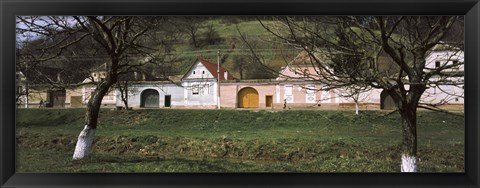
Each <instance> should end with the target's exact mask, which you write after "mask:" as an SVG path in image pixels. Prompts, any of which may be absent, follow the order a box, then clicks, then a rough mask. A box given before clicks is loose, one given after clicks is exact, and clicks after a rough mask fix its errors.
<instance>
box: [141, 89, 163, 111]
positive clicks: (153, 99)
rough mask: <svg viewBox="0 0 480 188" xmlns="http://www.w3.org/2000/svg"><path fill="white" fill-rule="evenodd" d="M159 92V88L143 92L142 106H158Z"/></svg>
mask: <svg viewBox="0 0 480 188" xmlns="http://www.w3.org/2000/svg"><path fill="white" fill-rule="evenodd" d="M159 103H160V102H159V94H158V91H157V90H154V89H147V90H144V91H143V92H142V98H141V102H140V107H144V108H158V107H159Z"/></svg>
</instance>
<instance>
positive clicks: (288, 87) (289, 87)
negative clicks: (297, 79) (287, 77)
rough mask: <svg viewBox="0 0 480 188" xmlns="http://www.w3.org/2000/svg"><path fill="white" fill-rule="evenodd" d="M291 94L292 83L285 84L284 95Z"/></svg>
mask: <svg viewBox="0 0 480 188" xmlns="http://www.w3.org/2000/svg"><path fill="white" fill-rule="evenodd" d="M292 95H293V85H285V96H292Z"/></svg>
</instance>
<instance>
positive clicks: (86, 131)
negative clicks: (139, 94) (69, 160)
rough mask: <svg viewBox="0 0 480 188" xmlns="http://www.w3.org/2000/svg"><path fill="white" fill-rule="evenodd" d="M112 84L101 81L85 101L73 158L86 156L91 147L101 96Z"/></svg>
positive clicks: (77, 158) (78, 158)
mask: <svg viewBox="0 0 480 188" xmlns="http://www.w3.org/2000/svg"><path fill="white" fill-rule="evenodd" d="M111 85H112V84H109V83H102V84H100V85H98V86H97V88H95V90H94V92H93V94H92V96H91V98H90V100H89V101H88V103H87V111H86V114H85V127H84V128H83V130H82V131H81V132H80V134H79V135H78V140H77V145H76V146H75V152H74V153H73V160H80V159H83V158H85V157H86V156H88V154H89V153H90V150H91V149H92V143H93V138H94V137H95V132H96V129H97V123H98V113H99V112H100V106H101V104H102V99H103V96H105V94H106V93H107V92H108V89H109V88H110V86H111Z"/></svg>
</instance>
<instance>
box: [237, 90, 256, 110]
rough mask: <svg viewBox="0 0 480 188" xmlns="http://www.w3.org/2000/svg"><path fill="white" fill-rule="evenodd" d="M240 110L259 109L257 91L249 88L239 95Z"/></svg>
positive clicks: (241, 91)
mask: <svg viewBox="0 0 480 188" xmlns="http://www.w3.org/2000/svg"><path fill="white" fill-rule="evenodd" d="M238 107H239V108H258V92H257V90H255V89H253V88H251V87H247V88H243V89H241V90H240V92H239V93H238Z"/></svg>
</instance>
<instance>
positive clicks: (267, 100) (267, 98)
mask: <svg viewBox="0 0 480 188" xmlns="http://www.w3.org/2000/svg"><path fill="white" fill-rule="evenodd" d="M265 107H267V108H271V107H273V96H272V95H267V96H265Z"/></svg>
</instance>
